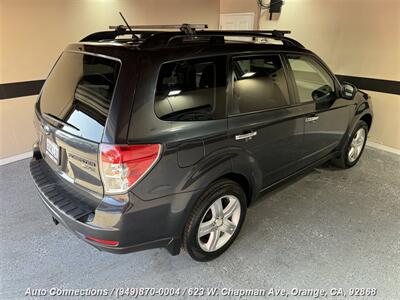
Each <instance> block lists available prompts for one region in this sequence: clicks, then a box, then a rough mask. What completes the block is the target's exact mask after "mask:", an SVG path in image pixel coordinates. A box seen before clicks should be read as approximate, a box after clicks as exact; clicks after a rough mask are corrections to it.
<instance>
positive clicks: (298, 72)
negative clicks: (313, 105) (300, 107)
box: [288, 56, 335, 102]
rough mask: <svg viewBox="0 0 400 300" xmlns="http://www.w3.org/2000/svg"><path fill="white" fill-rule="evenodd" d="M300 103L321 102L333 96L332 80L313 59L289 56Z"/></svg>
mask: <svg viewBox="0 0 400 300" xmlns="http://www.w3.org/2000/svg"><path fill="white" fill-rule="evenodd" d="M288 60H289V64H290V67H291V69H292V72H293V76H294V79H295V82H296V87H297V92H298V97H299V101H300V102H309V101H315V102H321V101H324V100H329V99H332V97H333V96H334V94H335V88H334V83H333V79H332V77H331V76H329V74H328V73H327V72H326V71H325V69H324V68H323V67H322V66H321V65H320V64H318V63H317V62H316V61H315V60H314V59H313V58H311V57H308V56H289V57H288Z"/></svg>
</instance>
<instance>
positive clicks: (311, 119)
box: [306, 116, 319, 123]
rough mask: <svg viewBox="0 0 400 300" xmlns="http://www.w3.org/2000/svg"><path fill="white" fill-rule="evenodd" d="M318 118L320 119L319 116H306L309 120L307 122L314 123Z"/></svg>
mask: <svg viewBox="0 0 400 300" xmlns="http://www.w3.org/2000/svg"><path fill="white" fill-rule="evenodd" d="M318 119H319V117H318V116H312V117H307V118H306V122H307V123H309V122H312V123H314V122H315V121H317V120H318Z"/></svg>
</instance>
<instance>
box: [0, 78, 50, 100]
mask: <svg viewBox="0 0 400 300" xmlns="http://www.w3.org/2000/svg"><path fill="white" fill-rule="evenodd" d="M43 83H44V80H32V81H21V82H13V83H2V84H0V99H9V98H17V97H25V96H32V95H37V94H39V92H40V89H41V88H42V86H43Z"/></svg>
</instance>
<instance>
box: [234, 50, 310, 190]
mask: <svg viewBox="0 0 400 300" xmlns="http://www.w3.org/2000/svg"><path fill="white" fill-rule="evenodd" d="M232 70H233V71H232V73H233V75H232V86H233V88H232V95H231V97H230V99H229V109H228V111H229V117H228V137H229V145H230V146H233V147H234V148H235V149H238V151H237V153H238V155H237V156H235V157H234V158H233V159H232V164H233V165H232V167H233V170H235V169H240V168H241V167H242V166H243V165H246V166H249V165H251V166H252V170H251V172H252V174H253V177H255V178H259V179H258V181H259V182H257V184H258V185H259V186H261V187H267V186H269V185H271V184H272V183H274V182H275V181H278V180H279V179H282V178H283V177H286V176H287V175H289V174H290V173H292V172H293V171H294V170H295V169H296V160H297V159H298V158H299V153H298V149H299V146H301V144H302V138H303V119H302V117H301V116H300V115H298V110H297V109H296V108H295V107H293V103H292V101H291V98H292V97H291V94H290V93H289V89H288V85H287V76H286V73H285V72H286V71H285V69H284V68H283V63H282V59H281V57H280V56H279V55H277V54H266V55H258V56H244V57H234V58H233V59H232Z"/></svg>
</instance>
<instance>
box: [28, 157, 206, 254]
mask: <svg viewBox="0 0 400 300" xmlns="http://www.w3.org/2000/svg"><path fill="white" fill-rule="evenodd" d="M30 170H31V175H32V178H33V180H34V182H35V185H36V187H37V189H38V191H39V195H40V198H41V200H42V201H43V203H44V204H45V206H46V207H47V209H48V210H49V211H50V213H51V215H52V216H53V218H54V219H56V220H57V221H58V222H59V223H61V224H62V225H63V226H65V227H66V228H67V229H69V230H70V231H71V232H73V233H74V234H75V235H76V236H77V237H79V238H80V239H83V240H84V241H86V242H87V243H89V244H91V245H92V246H94V247H96V248H97V249H99V250H102V251H107V252H111V253H119V254H122V253H128V252H134V251H141V250H145V249H151V248H166V249H167V250H168V251H169V252H170V253H171V254H173V255H176V254H179V251H180V247H181V235H182V232H183V228H184V225H185V223H186V219H187V216H188V214H189V212H190V209H191V207H192V205H193V203H194V201H195V199H196V198H197V196H198V192H188V193H181V194H175V195H170V196H166V197H162V198H158V199H153V200H148V201H145V200H142V199H140V198H138V197H137V196H136V195H134V194H133V193H132V192H129V193H128V194H126V195H122V196H119V197H118V198H116V197H113V198H111V197H104V198H103V200H102V201H101V203H100V204H98V205H97V207H94V206H92V205H90V204H87V202H85V201H82V195H80V196H79V197H78V196H77V195H75V191H73V190H71V188H70V187H69V186H68V185H67V184H66V183H65V182H63V180H62V178H59V176H58V175H57V174H55V173H54V172H52V170H51V168H50V167H49V166H48V165H47V163H46V162H45V161H44V160H43V159H40V158H37V157H34V158H33V159H32V160H31V163H30ZM87 237H93V238H95V239H99V240H105V241H116V242H118V245H116V246H113V245H105V244H103V243H98V242H95V241H92V240H88V239H87Z"/></svg>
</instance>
